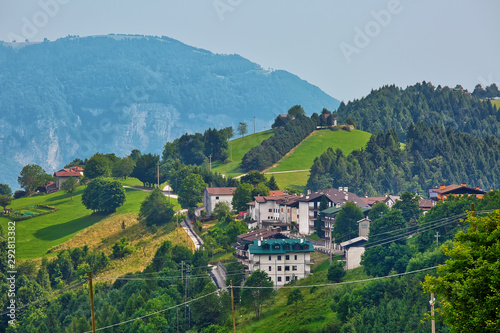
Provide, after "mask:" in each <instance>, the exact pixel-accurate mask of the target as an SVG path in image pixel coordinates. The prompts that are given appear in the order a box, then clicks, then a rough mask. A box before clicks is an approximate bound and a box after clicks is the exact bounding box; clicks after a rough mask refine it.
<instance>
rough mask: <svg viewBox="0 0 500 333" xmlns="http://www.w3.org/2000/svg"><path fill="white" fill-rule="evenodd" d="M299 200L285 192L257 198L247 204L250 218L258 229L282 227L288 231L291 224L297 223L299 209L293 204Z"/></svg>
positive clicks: (275, 192) (297, 197)
mask: <svg viewBox="0 0 500 333" xmlns="http://www.w3.org/2000/svg"><path fill="white" fill-rule="evenodd" d="M280 192H281V193H280ZM299 198H300V197H299V196H296V195H290V194H286V193H284V192H283V191H271V193H270V195H268V196H257V197H255V201H253V202H249V203H248V204H247V205H248V216H250V218H251V220H252V221H255V222H254V223H256V225H257V227H258V228H266V227H280V228H281V229H282V230H287V229H288V228H289V227H290V223H291V222H296V221H297V207H293V206H292V204H293V203H294V202H296V201H297V200H298V199H299Z"/></svg>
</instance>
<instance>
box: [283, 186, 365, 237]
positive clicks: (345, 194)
mask: <svg viewBox="0 0 500 333" xmlns="http://www.w3.org/2000/svg"><path fill="white" fill-rule="evenodd" d="M323 196H325V198H326V200H327V201H328V207H336V208H340V207H342V206H343V205H345V204H346V202H348V201H351V202H354V203H355V204H356V205H357V206H358V207H360V208H368V205H367V204H366V202H364V201H363V200H362V199H361V198H360V197H358V196H357V195H356V194H354V193H351V192H349V191H348V188H347V187H340V188H339V189H338V190H337V189H335V188H330V189H327V190H322V191H318V192H314V193H311V194H308V195H306V196H303V197H301V198H299V199H298V200H297V201H296V202H295V203H293V204H292V206H293V207H297V223H298V225H299V232H300V233H301V234H303V235H310V234H312V233H313V232H314V231H315V229H314V220H316V219H317V218H318V215H319V213H320V204H321V198H322V197H323Z"/></svg>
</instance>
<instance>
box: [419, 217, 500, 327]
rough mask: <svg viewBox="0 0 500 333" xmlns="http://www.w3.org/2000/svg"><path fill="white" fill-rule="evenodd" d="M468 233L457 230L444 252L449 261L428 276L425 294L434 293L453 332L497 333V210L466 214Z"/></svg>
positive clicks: (499, 296)
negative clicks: (488, 212)
mask: <svg viewBox="0 0 500 333" xmlns="http://www.w3.org/2000/svg"><path fill="white" fill-rule="evenodd" d="M465 222H466V223H468V224H469V226H468V228H467V231H459V232H458V233H457V234H456V236H455V240H454V242H453V245H452V246H451V247H445V248H444V253H445V255H447V256H449V257H450V259H449V260H447V261H446V264H445V265H444V266H441V267H439V268H438V270H437V276H427V277H426V279H425V282H424V290H425V291H426V292H434V294H435V296H436V298H437V301H438V303H439V304H440V307H441V310H440V316H441V317H442V318H443V319H444V321H445V322H446V323H448V324H449V325H450V326H451V327H452V328H453V330H454V331H456V332H498V331H500V316H499V315H498V313H499V309H500V293H499V292H498V291H499V290H500V279H499V277H500V265H499V262H500V211H495V212H494V213H491V214H489V215H487V216H481V217H474V216H472V215H469V217H468V219H467V220H466V221H465Z"/></svg>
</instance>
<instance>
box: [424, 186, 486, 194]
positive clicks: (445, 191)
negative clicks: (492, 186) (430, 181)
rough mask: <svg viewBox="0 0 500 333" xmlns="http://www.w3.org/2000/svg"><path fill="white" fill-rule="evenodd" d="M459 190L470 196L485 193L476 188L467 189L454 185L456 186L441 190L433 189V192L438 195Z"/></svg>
mask: <svg viewBox="0 0 500 333" xmlns="http://www.w3.org/2000/svg"><path fill="white" fill-rule="evenodd" d="M459 189H463V190H465V191H466V192H468V193H471V194H484V193H486V192H485V191H483V190H480V189H477V188H472V187H467V186H465V185H456V184H451V185H448V186H445V187H444V188H443V189H441V188H438V189H435V190H433V191H434V192H435V193H438V194H448V193H452V192H455V191H457V190H459ZM462 193H463V192H462Z"/></svg>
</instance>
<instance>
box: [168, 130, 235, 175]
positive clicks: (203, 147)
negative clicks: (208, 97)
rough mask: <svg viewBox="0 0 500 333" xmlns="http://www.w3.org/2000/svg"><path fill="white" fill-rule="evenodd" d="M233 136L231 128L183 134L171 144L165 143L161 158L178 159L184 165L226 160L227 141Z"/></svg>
mask: <svg viewBox="0 0 500 333" xmlns="http://www.w3.org/2000/svg"><path fill="white" fill-rule="evenodd" d="M233 136H234V130H233V128H232V127H231V126H229V127H226V128H223V129H221V130H217V129H215V128H214V129H212V128H209V129H208V130H206V131H205V133H203V135H202V134H201V133H195V134H187V133H186V134H184V135H182V136H181V137H180V138H177V139H175V140H174V141H173V142H167V143H166V144H165V146H164V148H163V154H162V157H163V159H164V160H165V161H167V160H169V159H170V160H175V159H179V160H180V161H181V162H182V163H184V164H189V165H202V164H203V163H206V162H208V161H209V159H210V158H211V159H212V161H216V160H217V161H221V162H224V161H225V160H226V159H227V140H229V139H230V138H232V137H233Z"/></svg>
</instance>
